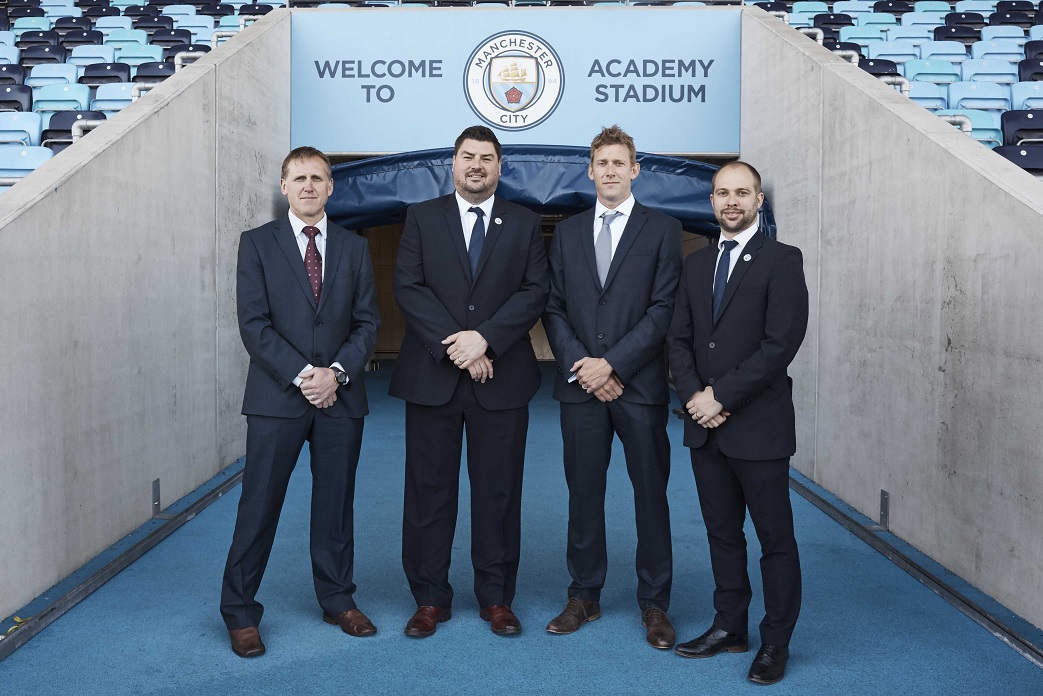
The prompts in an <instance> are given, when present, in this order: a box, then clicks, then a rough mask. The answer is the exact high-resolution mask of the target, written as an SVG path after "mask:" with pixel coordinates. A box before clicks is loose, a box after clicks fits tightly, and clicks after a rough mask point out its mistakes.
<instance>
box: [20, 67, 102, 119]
mask: <svg viewBox="0 0 1043 696" xmlns="http://www.w3.org/2000/svg"><path fill="white" fill-rule="evenodd" d="M73 67H75V66H73ZM90 95H91V88H90V87H88V86H87V85H79V84H71V85H68V84H66V85H44V86H43V87H38V88H37V89H35V90H33V111H35V112H36V113H43V112H45V111H69V110H73V111H86V110H87V106H88V104H89V103H90Z"/></svg>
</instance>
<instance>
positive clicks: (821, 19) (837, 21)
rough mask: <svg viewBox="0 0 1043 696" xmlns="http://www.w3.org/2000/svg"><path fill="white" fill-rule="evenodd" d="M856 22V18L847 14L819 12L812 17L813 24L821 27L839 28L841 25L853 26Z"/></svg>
mask: <svg viewBox="0 0 1043 696" xmlns="http://www.w3.org/2000/svg"><path fill="white" fill-rule="evenodd" d="M854 24H855V20H854V18H853V17H851V15H846V14H817V15H815V16H814V17H813V18H812V26H816V27H819V28H820V29H833V30H838V29H840V27H851V26H854Z"/></svg>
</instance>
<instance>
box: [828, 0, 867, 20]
mask: <svg viewBox="0 0 1043 696" xmlns="http://www.w3.org/2000/svg"><path fill="white" fill-rule="evenodd" d="M872 11H873V3H872V2H869V0H837V1H836V2H835V3H833V14H846V15H848V16H849V17H855V16H857V15H860V14H867V13H869V12H872Z"/></svg>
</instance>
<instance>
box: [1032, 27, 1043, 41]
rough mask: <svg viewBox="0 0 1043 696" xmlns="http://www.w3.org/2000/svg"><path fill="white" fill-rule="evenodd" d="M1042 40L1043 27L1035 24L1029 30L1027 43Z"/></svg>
mask: <svg viewBox="0 0 1043 696" xmlns="http://www.w3.org/2000/svg"><path fill="white" fill-rule="evenodd" d="M1040 40H1043V25H1040V24H1037V25H1036V26H1034V27H1031V28H1030V29H1029V41H1040Z"/></svg>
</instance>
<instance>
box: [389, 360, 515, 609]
mask: <svg viewBox="0 0 1043 696" xmlns="http://www.w3.org/2000/svg"><path fill="white" fill-rule="evenodd" d="M475 388H476V387H475V383H474V381H473V380H472V379H471V377H470V375H469V374H468V373H467V371H466V370H462V371H461V374H460V379H459V382H457V386H456V389H455V390H454V392H453V396H452V398H451V399H450V400H449V402H448V403H446V404H444V405H442V406H421V405H419V404H414V403H410V402H406V490H405V500H404V505H403V511H402V567H403V569H404V570H405V573H406V578H407V579H408V580H409V588H410V590H411V591H412V592H413V598H414V599H415V600H416V603H417V605H418V606H426V605H430V606H437V607H450V606H452V603H453V588H452V586H451V585H450V584H449V564H450V561H451V555H452V548H453V536H454V534H455V532H456V516H457V508H458V499H459V492H460V455H461V451H462V446H463V445H462V441H463V432H464V431H465V430H466V434H467V476H468V479H469V480H470V484H471V564H472V565H473V567H474V593H475V595H476V596H477V598H478V605H479V606H481V607H488V606H492V605H494V604H506V605H508V606H509V605H510V604H511V602H512V601H514V592H515V587H516V584H517V578H518V560H519V557H520V555H521V495H522V470H523V467H524V463H525V435H526V432H527V430H528V425H529V408H528V406H527V405H526V406H523V407H522V408H512V409H504V410H497V411H493V410H489V409H486V408H484V407H483V406H482V405H481V404H479V403H478V401H477V399H476V398H475Z"/></svg>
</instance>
